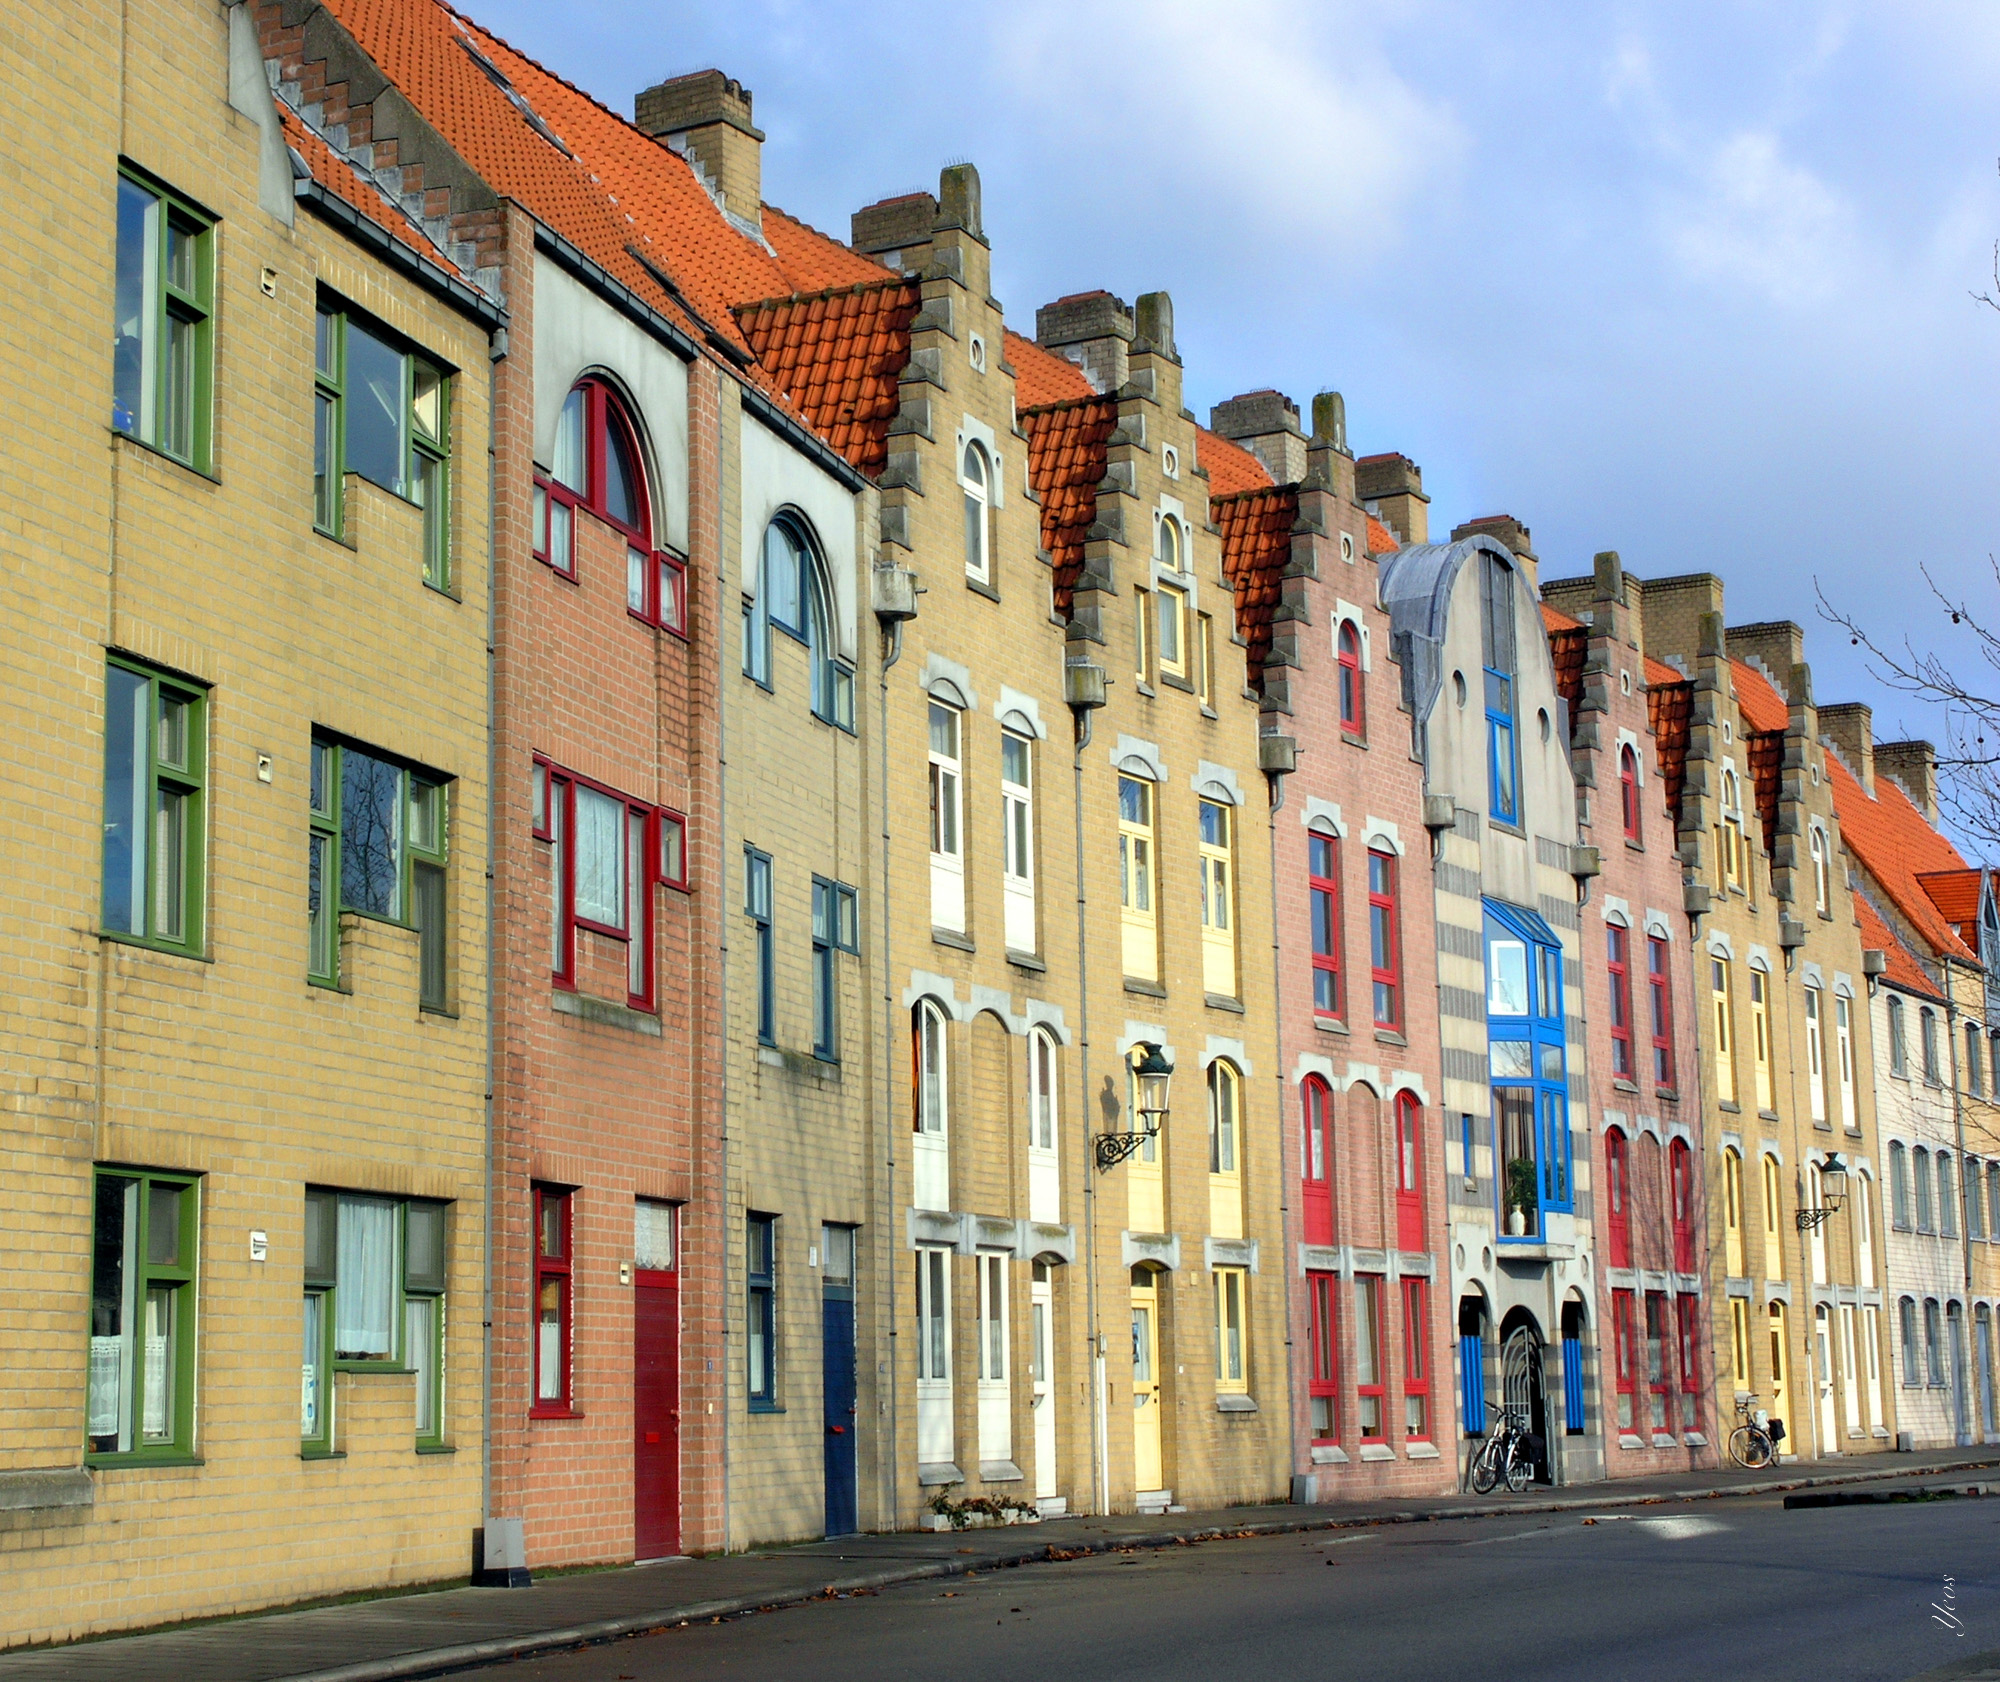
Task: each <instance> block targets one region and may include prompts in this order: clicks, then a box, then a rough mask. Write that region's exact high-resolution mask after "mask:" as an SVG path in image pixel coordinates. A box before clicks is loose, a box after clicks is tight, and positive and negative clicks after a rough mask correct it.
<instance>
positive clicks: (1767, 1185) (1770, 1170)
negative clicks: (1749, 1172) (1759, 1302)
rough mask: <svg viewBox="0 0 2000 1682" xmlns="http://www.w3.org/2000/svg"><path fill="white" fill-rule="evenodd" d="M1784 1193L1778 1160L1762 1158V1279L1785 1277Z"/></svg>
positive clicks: (1770, 1157)
mask: <svg viewBox="0 0 2000 1682" xmlns="http://www.w3.org/2000/svg"><path fill="white" fill-rule="evenodd" d="M1784 1221H1785V1193H1784V1188H1783V1186H1782V1184H1781V1183H1780V1182H1779V1179H1778V1159H1777V1158H1776V1157H1775V1156H1767V1157H1765V1158H1764V1277H1765V1278H1766V1279H1782V1278H1784V1276H1785V1248H1784V1244H1785V1241H1784V1230H1783V1229H1784Z"/></svg>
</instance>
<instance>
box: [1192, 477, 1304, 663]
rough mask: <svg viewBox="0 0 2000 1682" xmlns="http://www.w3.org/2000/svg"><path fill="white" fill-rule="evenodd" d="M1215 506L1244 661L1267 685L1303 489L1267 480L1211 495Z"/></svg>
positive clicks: (1211, 503)
mask: <svg viewBox="0 0 2000 1682" xmlns="http://www.w3.org/2000/svg"><path fill="white" fill-rule="evenodd" d="M1203 448H1204V449H1206V448H1207V445H1206V444H1205V443H1204V445H1203ZM1265 477H1266V478H1267V479H1268V478H1269V477H1270V475H1269V474H1266V475H1265ZM1209 510H1210V513H1211V515H1212V517H1213V518H1214V520H1215V523H1216V524H1217V525H1218V526H1220V527H1221V528H1222V572H1223V576H1224V577H1225V578H1227V579H1228V580H1229V584H1230V588H1231V589H1232V590H1233V591H1234V592H1235V595H1236V629H1237V631H1238V632H1239V634H1240V635H1241V636H1242V638H1243V641H1244V643H1245V645H1246V648H1245V653H1244V664H1245V666H1246V667H1247V668H1248V671H1249V674H1250V681H1251V683H1252V684H1257V685H1261V684H1262V682H1263V681H1264V657H1265V656H1266V655H1267V654H1269V653H1270V651H1271V618H1272V615H1273V613H1274V612H1275V610H1276V608H1277V605H1278V599H1279V597H1280V596H1281V595H1282V594H1283V593H1284V585H1283V579H1284V575H1285V568H1286V567H1287V566H1288V565H1290V563H1291V558H1292V527H1293V526H1294V525H1296V524H1297V523H1298V517H1299V493H1298V489H1297V487H1296V486H1293V485H1266V486H1265V487H1263V488H1262V489H1260V490H1249V491H1240V492H1238V493H1237V494H1236V495H1234V496H1218V497H1215V498H1213V499H1211V501H1210V503H1209Z"/></svg>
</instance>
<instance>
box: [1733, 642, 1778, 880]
mask: <svg viewBox="0 0 2000 1682" xmlns="http://www.w3.org/2000/svg"><path fill="white" fill-rule="evenodd" d="M1729 670H1730V678H1731V680H1732V682H1733V683H1734V684H1735V687H1736V705H1737V706H1738V708H1740V709H1741V711H1742V713H1743V722H1744V725H1745V726H1746V728H1745V730H1744V732H1743V757H1744V760H1745V762H1746V765H1747V768H1748V770H1749V773H1750V787H1751V790H1752V792H1753V793H1754V794H1755V795H1756V798H1757V816H1758V817H1759V818H1760V819H1762V820H1763V831H1764V851H1765V852H1766V853H1770V852H1772V851H1774V850H1775V849H1776V847H1777V845H1778V784H1779V782H1780V781H1781V780H1782V778H1783V775H1784V765H1785V730H1786V728H1787V726H1789V725H1790V723H1791V720H1792V711H1791V708H1790V707H1789V706H1788V705H1787V704H1786V702H1785V698H1784V697H1783V696H1782V695H1780V694H1779V693H1778V692H1777V690H1775V689H1774V688H1772V687H1771V680H1770V679H1769V678H1767V677H1765V676H1764V674H1763V673H1762V672H1760V671H1758V670H1757V668H1756V667H1755V666H1752V665H1751V664H1750V663H1749V662H1748V661H1745V660H1731V661H1730V662H1729Z"/></svg>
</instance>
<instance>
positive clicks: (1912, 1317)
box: [1897, 1297, 1924, 1385]
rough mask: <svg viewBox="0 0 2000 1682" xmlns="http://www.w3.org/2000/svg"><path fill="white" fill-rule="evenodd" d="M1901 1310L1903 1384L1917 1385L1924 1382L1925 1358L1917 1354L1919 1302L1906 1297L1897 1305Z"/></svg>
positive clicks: (1913, 1298)
mask: <svg viewBox="0 0 2000 1682" xmlns="http://www.w3.org/2000/svg"><path fill="white" fill-rule="evenodd" d="M1897 1307H1898V1309H1900V1310H1901V1314H1900V1318H1901V1320H1902V1334H1903V1338H1902V1342H1903V1382H1904V1383H1905V1384H1910V1385H1916V1384H1921V1383H1923V1381H1924V1368H1923V1358H1922V1356H1920V1355H1919V1354H1918V1352H1917V1302H1916V1298H1915V1297H1904V1298H1902V1299H1901V1300H1900V1301H1899V1302H1898V1303H1897Z"/></svg>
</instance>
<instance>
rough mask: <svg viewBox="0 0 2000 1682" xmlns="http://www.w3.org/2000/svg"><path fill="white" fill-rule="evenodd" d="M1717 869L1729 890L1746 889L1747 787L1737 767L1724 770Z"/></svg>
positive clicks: (1727, 766) (1724, 885) (1717, 837)
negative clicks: (1744, 878)
mask: <svg viewBox="0 0 2000 1682" xmlns="http://www.w3.org/2000/svg"><path fill="white" fill-rule="evenodd" d="M1715 827H1716V834H1715V845H1716V866H1717V868H1718V870H1719V871H1720V873H1721V883H1720V885H1721V886H1722V887H1725V888H1740V887H1742V886H1743V786H1742V784H1741V782H1740V781H1738V779H1737V776H1736V769H1735V767H1734V766H1729V765H1725V766H1724V767H1723V769H1722V811H1721V814H1720V815H1719V817H1718V819H1717V821H1716V826H1715Z"/></svg>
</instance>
